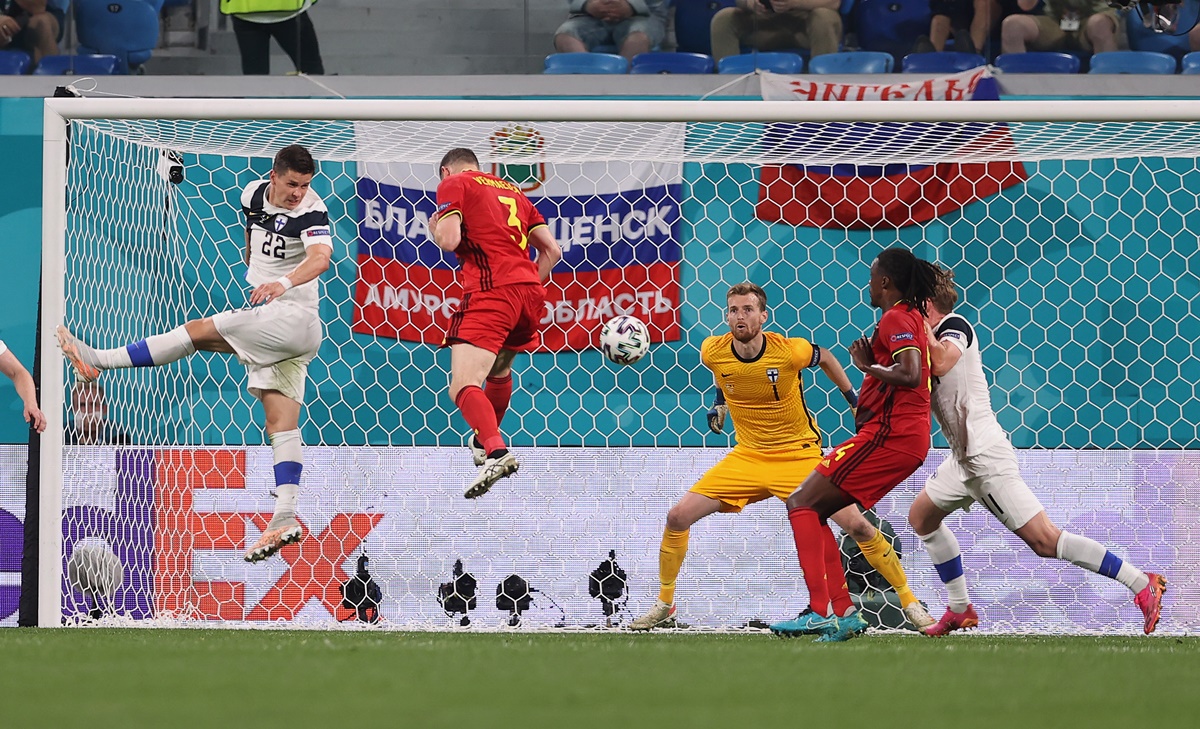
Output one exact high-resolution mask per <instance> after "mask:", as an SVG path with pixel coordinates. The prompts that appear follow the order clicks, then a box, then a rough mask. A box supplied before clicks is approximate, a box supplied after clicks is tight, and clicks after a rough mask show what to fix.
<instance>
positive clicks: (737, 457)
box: [689, 445, 821, 514]
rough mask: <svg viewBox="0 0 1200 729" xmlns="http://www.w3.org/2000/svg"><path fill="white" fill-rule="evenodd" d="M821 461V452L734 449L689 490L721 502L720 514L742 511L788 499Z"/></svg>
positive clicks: (818, 449)
mask: <svg viewBox="0 0 1200 729" xmlns="http://www.w3.org/2000/svg"><path fill="white" fill-rule="evenodd" d="M820 460H821V449H820V448H818V447H817V446H815V445H814V446H811V447H809V448H804V449H801V450H798V451H786V452H782V453H771V452H762V451H753V450H750V449H749V448H742V447H741V446H735V447H734V449H733V450H732V451H730V453H729V455H727V456H725V457H724V458H722V459H721V460H720V461H718V462H717V464H716V465H715V466H713V467H712V468H710V469H708V472H707V473H705V474H704V475H703V476H702V477H700V480H699V481H697V482H696V485H695V486H693V487H692V488H691V489H689V491H690V492H691V493H693V494H700V495H701V496H707V497H708V498H710V499H716V500H717V501H720V502H721V511H722V512H724V513H733V514H736V513H737V512H739V511H741V510H742V508H743V507H745V506H746V504H753V503H756V502H759V501H762V500H764V499H767V498H770V497H772V496H774V497H776V498H778V499H783V500H786V499H787V497H788V496H791V494H792V492H793V491H795V490H796V487H797V486H799V485H800V483H801V482H802V481H803V480H804V479H806V478H808V474H810V473H812V470H813V468H814V467H815V466H816V465H817V463H818V462H820Z"/></svg>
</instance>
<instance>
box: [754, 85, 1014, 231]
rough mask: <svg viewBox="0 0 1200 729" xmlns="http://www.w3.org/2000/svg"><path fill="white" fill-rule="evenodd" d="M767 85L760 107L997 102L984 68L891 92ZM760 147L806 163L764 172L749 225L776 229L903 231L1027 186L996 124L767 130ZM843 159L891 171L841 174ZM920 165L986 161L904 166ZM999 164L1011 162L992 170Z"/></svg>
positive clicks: (865, 168)
mask: <svg viewBox="0 0 1200 729" xmlns="http://www.w3.org/2000/svg"><path fill="white" fill-rule="evenodd" d="M763 76H764V78H763V81H762V89H763V98H764V99H769V100H797V101H830V100H834V101H863V100H874V101H923V100H935V99H938V100H946V101H971V100H985V99H996V98H998V94H997V91H996V82H995V79H993V78H992V77H991V75H990V73H989V72H988V70H987V69H986V68H979V69H974V70H971V71H964V72H962V73H960V74H956V75H953V76H942V77H937V78H929V79H923V80H916V81H905V82H898V83H895V84H848V83H833V82H827V81H813V80H809V79H802V78H799V77H789V76H780V75H778V74H770V73H767V74H764V75H763ZM763 145H764V147H765V148H767V149H770V150H771V151H772V152H773V153H774V154H775V155H777V156H783V157H791V158H794V159H797V160H806V162H805V163H803V164H800V163H797V164H783V165H764V166H763V168H762V172H761V175H762V177H761V180H762V186H761V189H760V191H759V201H758V204H757V206H756V208H755V215H756V217H758V218H759V219H760V220H764V221H767V222H773V223H788V224H791V225H798V226H807V227H815V228H839V229H851V230H861V229H875V228H902V227H905V226H908V225H917V224H920V223H925V222H928V221H930V220H933V219H934V218H937V217H940V216H943V215H946V214H948V213H952V212H954V211H956V210H959V209H961V208H962V207H963V206H965V205H968V204H970V203H972V202H975V201H977V200H982V199H984V198H987V197H989V196H991V195H994V194H996V193H998V192H1000V191H1001V190H1004V189H1006V188H1008V187H1012V186H1013V185H1017V184H1020V183H1022V182H1024V181H1025V180H1026V178H1027V175H1026V172H1025V167H1024V165H1022V164H1021V163H1020V162H1019V161H1015V160H1014V159H1012V158H1013V157H1014V155H1015V145H1014V144H1013V140H1012V136H1011V133H1010V130H1009V128H1008V126H1007V125H1005V124H1004V123H1002V122H994V123H993V122H988V123H983V122H981V123H968V124H951V123H938V122H930V123H907V124H900V123H888V122H872V123H868V122H853V123H830V124H772V125H768V127H767V128H766V130H765V131H764V134H763ZM839 153H840V154H841V155H842V156H843V157H845V156H848V155H851V154H853V155H855V156H856V157H861V156H863V155H864V154H866V155H871V156H876V155H874V154H872V153H877V156H879V157H880V158H882V159H889V160H894V161H889V162H885V163H882V164H877V165H862V164H840V163H838V162H837V157H838V155H839ZM921 156H926V157H941V158H943V159H944V158H945V157H957V158H961V159H964V160H970V159H973V158H979V159H983V158H988V157H990V158H992V159H990V160H988V161H980V162H974V161H963V162H945V161H939V162H935V163H933V164H909V163H907V162H905V161H903V160H904V158H905V157H908V158H909V159H913V160H914V161H916V160H918V159H920V157H921ZM997 156H999V157H1008V158H1010V159H1007V160H1000V161H997V160H995V157H997ZM897 158H899V159H897ZM809 160H811V161H812V162H809ZM818 160H820V161H818ZM821 161H823V162H824V164H822V163H821Z"/></svg>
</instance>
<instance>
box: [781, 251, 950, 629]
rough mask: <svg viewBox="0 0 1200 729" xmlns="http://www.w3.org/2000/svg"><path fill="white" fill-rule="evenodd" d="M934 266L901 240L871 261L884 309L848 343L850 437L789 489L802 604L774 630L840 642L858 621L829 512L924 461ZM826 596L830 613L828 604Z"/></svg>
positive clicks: (877, 299) (884, 487) (876, 493)
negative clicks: (852, 408)
mask: <svg viewBox="0 0 1200 729" xmlns="http://www.w3.org/2000/svg"><path fill="white" fill-rule="evenodd" d="M941 277H942V272H941V269H939V268H938V267H937V266H935V265H933V264H932V263H929V262H927V261H922V260H921V259H919V258H917V257H916V256H914V255H913V254H912V253H911V252H909V251H907V250H904V249H903V248H889V249H887V250H886V251H884V252H882V253H880V254H879V257H878V258H876V259H875V261H874V262H873V263H872V264H871V279H870V282H869V284H868V288H867V290H868V292H869V293H870V296H871V306H874V307H878V308H880V309H882V310H883V316H882V317H880V319H879V324H878V325H876V327H875V333H874V334H873V335H872V336H871V339H870V340H869V341H868V340H867V339H866V338H865V337H864V338H862V339H859V340H857V341H855V342H854V343H853V344H852V345H850V359H851V360H852V361H853V362H854V366H855V367H857V368H858V369H860V370H862V372H863V373H864V377H863V384H862V391H861V394H860V395H859V400H858V412H857V413H856V414H855V418H854V423H855V426H856V427H857V429H858V433H857V435H855V436H854V437H853V438H851V439H850V440H848V441H846V442H845V443H843V444H841V445H840V446H838V447H837V448H834V449H833V450H832V451H831V452H830V453H829V454H828V455H826V456H825V458H824V459H822V460H821V462H820V463H818V464H817V466H816V468H815V469H814V470H813V472H812V473H811V474H810V475H809V476H808V478H806V479H805V480H804V483H802V484H800V486H799V487H798V488H797V489H796V490H795V491H794V492H793V493H792V495H791V496H789V497H788V500H787V507H788V520H789V521H791V523H792V534H793V536H794V538H795V540H796V552H797V553H798V554H799V556H800V567H801V569H803V570H804V583H805V584H806V585H807V586H808V596H809V607H808V609H807V610H805V611H804V612H802V613H800V615H799V617H797V618H795V619H794V620H786V621H784V622H781V623H775V624H774V625H772V626H771V630H773V631H774V632H775V633H776V634H779V635H801V634H812V633H819V634H820V635H821V637H820V638H818V640H821V641H843V640H848V639H850V638H851V637H852V636H853V635H855V634H856V633H860V632H862V631H863V630H865V629H866V627H867V623H866V621H864V620H863V619H862V617H861V616H859V615H858V613H857V612H855V611H854V606H853V603H851V601H850V593H849V592H848V591H847V589H846V573H845V571H844V570H843V569H842V562H841V556H840V555H839V553H838V547H837V542H835V541H834V539H833V532H832V531H830V529H829V524H828V523H827V520H828V519H829V517H830V516H832V515H833V514H834V513H835V512H837V511H838V510H840V509H842V508H844V507H845V506H847V505H849V504H853V503H857V504H859V505H861V506H862V507H863V508H865V509H869V508H871V507H873V506H874V505H875V504H876V503H877V502H878V501H879V500H880V499H881V498H883V497H884V495H886V494H887V493H888V492H889V491H891V490H892V489H894V488H895V487H896V486H898V485H899V484H900V483H901V482H902V481H904V479H906V478H908V477H909V476H911V475H912V474H913V472H914V471H916V470H917V468H918V467H920V465H921V464H922V463H924V462H925V456H926V454H928V453H929V440H930V421H929V345H928V342H927V341H926V335H925V319H924V315H925V302H927V301H928V300H929V299H931V298H932V297H933V295H934V292H935V290H936V286H937V283H938V281H940V280H941ZM831 602H832V613H831V612H830V609H831V604H830V603H831Z"/></svg>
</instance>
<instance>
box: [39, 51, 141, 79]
mask: <svg viewBox="0 0 1200 729" xmlns="http://www.w3.org/2000/svg"><path fill="white" fill-rule="evenodd" d="M120 65H121V60H120V59H119V58H117V57H116V56H113V55H108V54H99V55H93V56H46V57H45V58H43V59H42V60H41V62H39V63H38V67H37V69H36V70H34V72H33V75H34V76H63V75H67V74H76V75H80V76H84V75H86V76H112V75H114V74H116V73H117V69H118V67H119V66H120Z"/></svg>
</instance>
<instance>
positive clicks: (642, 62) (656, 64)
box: [629, 51, 713, 73]
mask: <svg viewBox="0 0 1200 729" xmlns="http://www.w3.org/2000/svg"><path fill="white" fill-rule="evenodd" d="M629 72H630V73H712V72H713V59H712V56H708V55H705V54H703V53H670V52H663V51H658V52H656V51H651V52H650V53H639V54H637V55H636V56H634V57H633V65H632V66H630V67H629Z"/></svg>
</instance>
